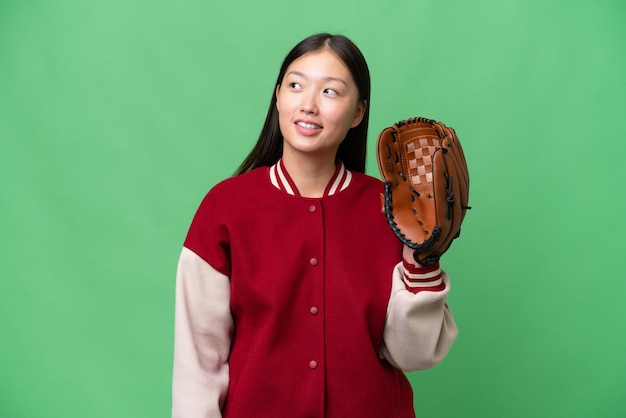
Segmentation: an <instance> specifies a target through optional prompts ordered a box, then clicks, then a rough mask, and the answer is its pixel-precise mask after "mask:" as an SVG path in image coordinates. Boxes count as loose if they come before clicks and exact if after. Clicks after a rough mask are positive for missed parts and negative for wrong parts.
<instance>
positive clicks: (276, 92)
mask: <svg viewBox="0 0 626 418" xmlns="http://www.w3.org/2000/svg"><path fill="white" fill-rule="evenodd" d="M279 92H280V84H277V85H276V91H275V92H274V95H275V96H276V110H278V111H279V112H280V109H279V108H278V93H279Z"/></svg>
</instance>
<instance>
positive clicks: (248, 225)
mask: <svg viewBox="0 0 626 418" xmlns="http://www.w3.org/2000/svg"><path fill="white" fill-rule="evenodd" d="M382 191H383V187H382V183H381V182H380V181H379V180H377V179H375V178H373V177H369V176H366V175H364V174H361V173H353V172H350V171H348V170H346V169H345V166H344V165H343V164H341V163H340V164H338V166H337V170H336V172H335V175H334V176H333V178H332V179H331V181H330V182H329V184H328V186H327V188H326V191H325V193H324V196H323V197H322V198H315V199H314V198H305V197H302V196H300V195H299V193H298V190H297V187H296V186H295V184H294V183H293V181H292V180H291V179H290V177H289V174H288V173H287V172H286V170H285V169H284V166H283V165H282V162H279V163H277V164H276V165H274V166H272V167H262V168H257V169H255V170H252V171H250V172H248V173H245V174H242V175H239V176H236V177H233V178H230V179H227V180H225V181H223V182H221V183H219V184H218V185H216V186H215V187H213V188H212V189H211V190H210V191H209V193H208V194H207V195H206V196H205V198H204V200H203V201H202V203H201V204H200V207H199V208H198V210H197V212H196V214H195V216H194V219H193V221H192V223H191V227H190V229H189V232H188V234H187V237H186V239H185V242H184V246H183V249H182V252H181V255H180V260H179V265H178V270H177V285H176V312H175V315H176V318H175V347H174V373H173V392H172V393H173V398H172V401H173V405H172V411H173V412H172V415H173V417H176V418H196V417H211V418H218V417H228V418H282V417H288V418H291V417H294V418H306V417H311V418H322V417H325V418H346V417H359V418H386V417H389V418H408V417H415V412H414V409H413V393H412V390H411V386H410V384H409V382H408V380H407V378H406V377H405V375H404V373H403V372H402V370H405V371H408V370H418V369H426V368H430V367H432V366H434V365H435V364H437V363H438V362H440V361H441V360H442V359H443V358H444V357H445V355H446V354H447V353H448V351H449V349H450V347H451V345H452V343H453V341H454V340H455V338H456V335H457V328H456V325H455V324H454V320H453V318H452V315H451V313H450V310H449V307H448V305H447V302H446V296H447V294H448V292H449V289H450V284H449V280H448V276H447V275H446V274H445V272H442V271H441V269H440V268H439V265H438V264H436V265H434V266H430V267H428V268H424V267H418V266H415V265H412V264H411V263H409V262H407V261H403V260H402V244H401V243H400V241H399V240H398V239H397V238H396V236H395V235H394V234H393V232H392V231H391V229H390V228H389V226H388V224H387V222H386V220H385V215H384V213H382V211H381V203H380V202H381V200H380V194H381V192H382Z"/></svg>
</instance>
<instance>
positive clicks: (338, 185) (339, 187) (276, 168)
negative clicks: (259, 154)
mask: <svg viewBox="0 0 626 418" xmlns="http://www.w3.org/2000/svg"><path fill="white" fill-rule="evenodd" d="M269 176H270V182H271V183H272V185H273V186H274V187H276V188H277V189H279V190H282V191H284V192H285V193H287V194H289V195H292V196H300V192H299V191H298V188H297V187H296V184H295V183H294V182H293V180H292V179H291V177H290V176H289V173H288V172H287V170H286V169H285V166H284V164H283V160H282V159H280V160H279V161H278V162H277V163H276V164H274V165H273V166H271V167H270V168H269ZM351 181H352V172H351V171H350V170H348V169H346V166H345V165H344V164H343V162H341V161H339V164H337V168H336V170H335V174H333V177H332V178H331V179H330V181H329V182H328V185H327V186H326V190H324V197H327V196H333V195H335V194H337V193H339V192H341V191H343V190H345V189H346V188H347V187H348V186H349V185H350V182H351Z"/></svg>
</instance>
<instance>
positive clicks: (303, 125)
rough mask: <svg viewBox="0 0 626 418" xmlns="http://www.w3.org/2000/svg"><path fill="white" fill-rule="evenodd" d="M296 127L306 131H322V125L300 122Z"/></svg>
mask: <svg viewBox="0 0 626 418" xmlns="http://www.w3.org/2000/svg"><path fill="white" fill-rule="evenodd" d="M296 125H298V126H299V127H301V128H304V129H322V126H321V125H318V124H315V123H312V122H304V121H298V122H296Z"/></svg>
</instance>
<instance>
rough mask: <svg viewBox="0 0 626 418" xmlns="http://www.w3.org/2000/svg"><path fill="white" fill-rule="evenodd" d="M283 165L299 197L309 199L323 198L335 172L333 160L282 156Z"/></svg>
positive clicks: (291, 155)
mask: <svg viewBox="0 0 626 418" xmlns="http://www.w3.org/2000/svg"><path fill="white" fill-rule="evenodd" d="M283 164H284V166H285V168H286V169H287V172H289V176H290V177H291V179H292V180H293V182H294V183H295V184H296V187H297V188H298V192H300V195H301V196H303V197H311V198H319V197H323V196H324V190H326V186H328V182H329V181H330V179H331V178H332V177H333V175H334V174H335V170H336V166H335V159H334V158H332V159H330V158H319V159H315V158H300V157H298V155H297V154H289V155H286V154H283Z"/></svg>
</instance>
